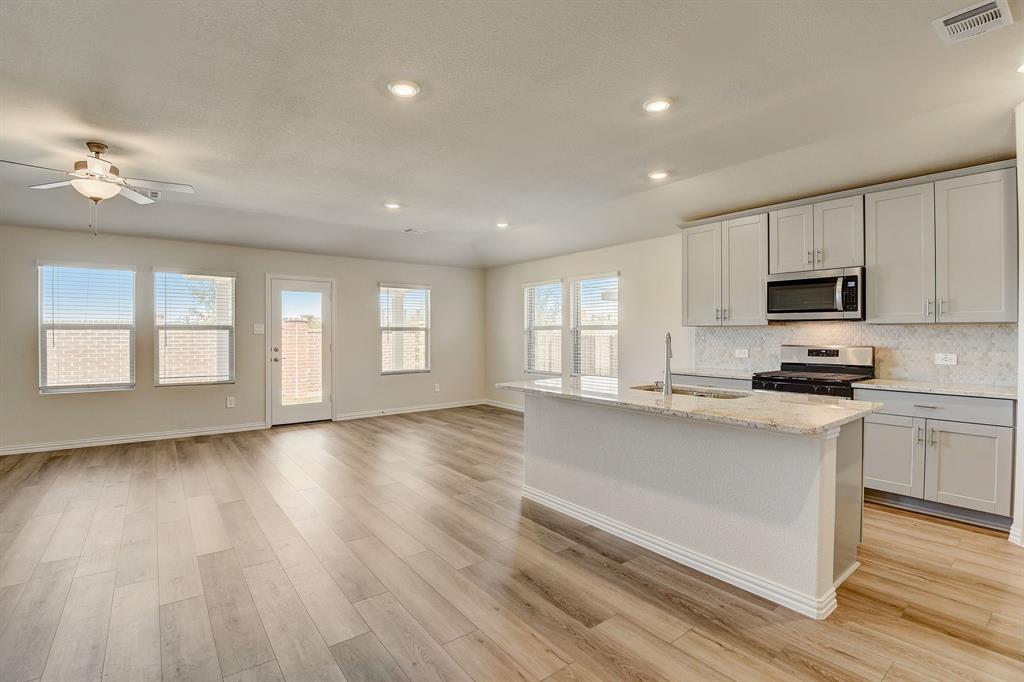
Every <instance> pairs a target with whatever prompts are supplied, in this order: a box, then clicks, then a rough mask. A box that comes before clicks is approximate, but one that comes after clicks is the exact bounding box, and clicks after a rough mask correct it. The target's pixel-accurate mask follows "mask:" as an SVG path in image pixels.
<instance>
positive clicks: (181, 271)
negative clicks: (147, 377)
mask: <svg viewBox="0 0 1024 682" xmlns="http://www.w3.org/2000/svg"><path fill="white" fill-rule="evenodd" d="M152 270H153V281H152V286H153V290H152V294H153V386H154V388H170V387H174V386H226V385H230V384H234V383H235V381H236V376H237V375H236V374H235V368H236V365H237V364H238V363H237V362H236V359H237V358H236V357H235V351H236V346H235V337H236V334H235V329H236V326H237V325H236V322H237V304H238V275H237V274H235V273H234V272H220V271H217V270H205V269H202V268H176V267H157V266H154V267H153V269H152ZM159 273H170V274H178V275H198V276H200V277H203V276H205V277H230V278H231V279H233V280H234V282H233V283H232V285H231V326H230V327H228V325H223V324H220V325H205V324H203V325H183V324H171V325H169V324H162V325H161V324H157V323H156V276H157V275H158V274H159ZM167 329H189V330H191V329H199V330H226V331H227V332H228V339H229V346H230V347H229V348H228V357H229V362H230V371H231V378H230V379H229V380H227V381H186V382H177V383H160V331H161V330H167Z"/></svg>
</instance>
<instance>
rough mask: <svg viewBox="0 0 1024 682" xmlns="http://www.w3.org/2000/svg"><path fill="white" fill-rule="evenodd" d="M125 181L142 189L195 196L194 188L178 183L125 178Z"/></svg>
mask: <svg viewBox="0 0 1024 682" xmlns="http://www.w3.org/2000/svg"><path fill="white" fill-rule="evenodd" d="M125 180H126V181H127V182H128V183H130V184H132V185H135V186H136V187H141V188H142V189H155V190H157V191H159V192H182V193H184V194H195V193H196V188H195V187H193V186H192V185H183V184H181V183H178V182H161V181H159V180H141V179H139V178H125Z"/></svg>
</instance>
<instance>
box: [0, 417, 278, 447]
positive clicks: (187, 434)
mask: <svg viewBox="0 0 1024 682" xmlns="http://www.w3.org/2000/svg"><path fill="white" fill-rule="evenodd" d="M265 428H266V425H265V424H264V423H263V422H251V423H248V424H231V425H230V426H209V427H202V428H197V429H176V430H174V431H154V432H152V433H132V434H129V435H126V436H112V437H110V436H103V437H97V438H76V439H74V440H60V441H53V442H52V443H29V444H27V445H9V446H6V447H0V455H22V454H26V453H30V452H47V451H49V450H69V449H71V448H91V447H97V446H100V445H120V444H122V443H145V442H147V441H153V440H169V439H172V438H191V437H193V436H213V435H216V434H218V433H238V432H239V431H257V430H259V429H265Z"/></svg>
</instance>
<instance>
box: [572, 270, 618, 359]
mask: <svg viewBox="0 0 1024 682" xmlns="http://www.w3.org/2000/svg"><path fill="white" fill-rule="evenodd" d="M570 321H571V328H572V373H573V375H575V376H584V377H617V376H618V375H619V276H618V275H617V274H615V275H601V276H597V277H591V278H586V279H577V280H574V281H573V282H572V305H571V315H570Z"/></svg>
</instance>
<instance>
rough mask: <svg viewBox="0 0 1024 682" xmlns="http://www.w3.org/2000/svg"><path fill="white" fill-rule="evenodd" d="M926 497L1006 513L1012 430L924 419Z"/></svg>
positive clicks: (968, 507)
mask: <svg viewBox="0 0 1024 682" xmlns="http://www.w3.org/2000/svg"><path fill="white" fill-rule="evenodd" d="M927 430H928V436H927V438H928V454H927V455H926V456H925V468H924V469H925V470H924V499H926V500H931V501H932V502H941V503H942V504H952V505H956V506H957V507H966V508H967V509H976V510H978V511H983V512H989V513H990V514H1001V515H1002V516H1009V515H1010V494H1011V478H1010V472H1011V470H1012V467H1013V429H1011V428H1008V427H1005V426H989V425H987V424H961V423H958V422H945V421H938V420H934V419H929V420H927Z"/></svg>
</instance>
